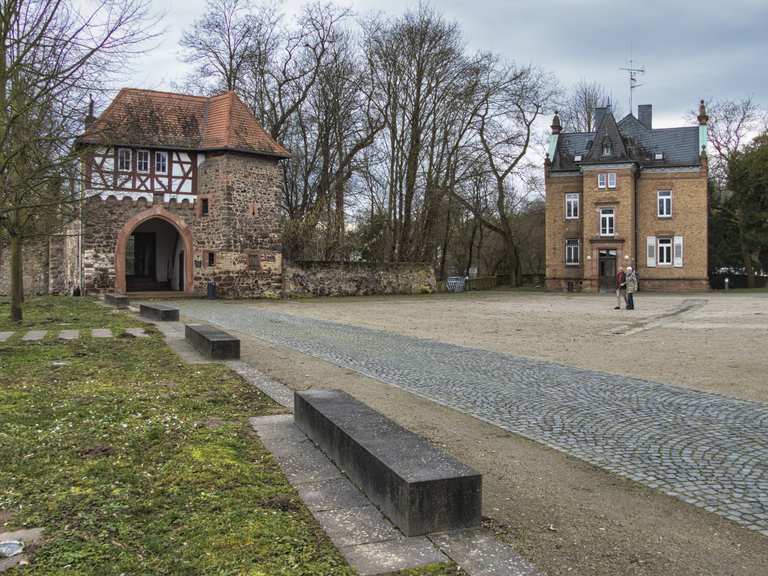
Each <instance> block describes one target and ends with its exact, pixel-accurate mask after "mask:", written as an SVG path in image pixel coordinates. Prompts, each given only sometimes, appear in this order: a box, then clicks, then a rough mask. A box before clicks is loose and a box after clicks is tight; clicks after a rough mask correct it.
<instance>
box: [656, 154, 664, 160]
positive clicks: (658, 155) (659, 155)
mask: <svg viewBox="0 0 768 576" xmlns="http://www.w3.org/2000/svg"><path fill="white" fill-rule="evenodd" d="M653 158H654V159H655V160H664V152H656V154H654V155H653Z"/></svg>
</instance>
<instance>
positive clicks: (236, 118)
mask: <svg viewBox="0 0 768 576" xmlns="http://www.w3.org/2000/svg"><path fill="white" fill-rule="evenodd" d="M77 146H78V147H79V148H80V150H81V151H82V156H83V169H84V171H85V174H84V183H85V184H84V190H83V198H84V201H83V211H82V220H81V222H79V223H78V226H81V227H82V229H81V230H79V231H78V232H80V234H76V235H75V236H77V237H79V238H80V240H79V241H80V242H81V243H82V244H81V245H80V246H74V245H71V246H69V247H68V248H66V249H63V252H64V253H63V254H61V255H60V256H61V258H62V261H63V262H64V266H63V267H64V268H66V269H69V270H70V271H71V272H70V273H71V274H77V275H79V276H80V278H76V279H75V278H72V279H71V283H72V284H73V285H77V286H80V285H82V286H84V287H85V289H86V290H87V291H94V290H99V291H101V290H108V291H111V290H114V291H116V292H119V293H125V292H132V291H160V290H175V291H180V292H184V293H187V294H205V291H206V287H207V284H208V282H209V281H215V282H216V284H217V286H218V289H219V293H220V294H221V295H223V296H228V297H252V296H260V295H264V294H266V293H276V292H278V291H279V289H280V282H281V272H282V271H281V267H282V257H281V245H280V234H279V221H278V204H277V201H278V194H279V190H280V187H281V182H282V169H281V166H280V160H281V159H284V158H288V156H289V154H288V152H287V151H286V150H285V148H283V147H282V146H281V145H280V144H278V143H277V142H275V141H274V140H273V139H272V138H271V137H270V136H269V135H268V134H267V133H266V132H265V131H264V129H263V128H262V127H261V126H260V125H259V122H258V121H257V120H256V118H255V117H254V116H253V115H252V114H251V112H250V111H249V110H248V109H247V107H246V106H245V104H243V102H242V101H240V99H239V98H238V97H237V96H236V95H235V93H234V92H227V93H225V94H221V95H217V96H213V97H203V96H188V95H183V94H172V93H166V92H156V91H150V90H136V89H123V90H121V91H120V92H119V93H118V95H117V96H116V97H115V99H114V101H113V102H112V103H111V104H110V105H109V107H108V108H107V109H106V110H105V111H104V113H103V114H102V115H101V116H100V117H98V118H94V117H93V110H92V109H91V111H90V112H89V117H88V119H87V120H86V130H85V133H84V134H83V135H81V136H80V137H79V138H78V140H77ZM70 244H75V243H74V242H70ZM71 252H77V253H78V254H76V255H73V254H71ZM73 257H74V258H75V259H76V260H78V262H77V263H76V264H74V265H73V264H71V263H69V264H67V263H66V262H65V261H67V260H71V259H72V258H73ZM73 269H77V270H73Z"/></svg>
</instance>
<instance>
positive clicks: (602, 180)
mask: <svg viewBox="0 0 768 576" xmlns="http://www.w3.org/2000/svg"><path fill="white" fill-rule="evenodd" d="M606 184H607V177H606V175H605V174H598V175H597V187H598V188H605V187H606Z"/></svg>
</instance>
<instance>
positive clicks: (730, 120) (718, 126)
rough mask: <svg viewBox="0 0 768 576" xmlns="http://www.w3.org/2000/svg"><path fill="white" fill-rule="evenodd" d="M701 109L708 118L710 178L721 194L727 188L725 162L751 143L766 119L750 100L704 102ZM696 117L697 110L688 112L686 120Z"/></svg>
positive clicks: (767, 117) (726, 163) (748, 98)
mask: <svg viewBox="0 0 768 576" xmlns="http://www.w3.org/2000/svg"><path fill="white" fill-rule="evenodd" d="M705 106H706V113H707V115H708V117H709V119H708V140H709V148H710V152H711V154H710V161H709V168H710V176H711V177H712V178H713V179H714V181H715V184H716V186H717V189H718V192H719V193H722V192H723V191H725V190H726V188H727V185H728V162H729V161H730V159H731V158H732V157H733V155H734V154H736V153H737V152H738V151H740V150H742V149H743V148H744V146H746V145H747V144H749V143H750V142H751V141H752V139H753V138H754V137H755V136H756V135H757V133H758V131H759V130H760V127H761V125H762V124H763V123H764V122H765V121H766V120H767V119H768V116H767V115H766V114H765V113H764V112H763V111H762V110H761V109H760V107H759V106H758V105H757V103H756V102H755V101H754V100H753V99H752V98H751V97H746V98H742V99H741V100H738V101H736V100H713V101H709V102H705ZM699 114H700V111H699V110H696V111H692V112H690V113H689V114H688V117H689V119H691V120H692V121H696V119H697V117H698V115H699Z"/></svg>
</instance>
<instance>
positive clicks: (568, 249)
mask: <svg viewBox="0 0 768 576" xmlns="http://www.w3.org/2000/svg"><path fill="white" fill-rule="evenodd" d="M580 263H581V241H580V240H578V239H577V240H566V241H565V264H566V265H567V266H578V265H579V264H580Z"/></svg>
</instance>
